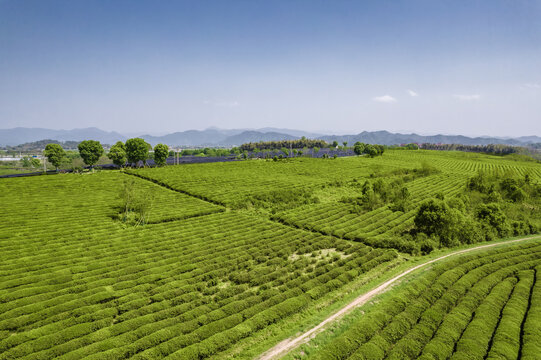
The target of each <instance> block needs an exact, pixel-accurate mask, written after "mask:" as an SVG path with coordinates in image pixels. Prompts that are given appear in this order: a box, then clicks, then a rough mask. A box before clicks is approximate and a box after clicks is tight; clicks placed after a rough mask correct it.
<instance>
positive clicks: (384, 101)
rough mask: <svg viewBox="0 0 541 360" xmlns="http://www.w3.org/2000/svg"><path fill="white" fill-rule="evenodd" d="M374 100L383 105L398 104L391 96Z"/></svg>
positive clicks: (378, 97)
mask: <svg viewBox="0 0 541 360" xmlns="http://www.w3.org/2000/svg"><path fill="white" fill-rule="evenodd" d="M372 100H374V101H377V102H382V103H394V102H396V99H395V98H394V97H392V96H391V95H383V96H376V97H373V98H372Z"/></svg>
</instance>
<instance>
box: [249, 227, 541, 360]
mask: <svg viewBox="0 0 541 360" xmlns="http://www.w3.org/2000/svg"><path fill="white" fill-rule="evenodd" d="M536 238H539V236H530V237H526V238H522V239H516V240H509V241H504V242H499V243H495V244H487V245H480V246H476V247H473V248H469V249H464V250H458V251H455V252H452V253H449V254H447V255H443V256H440V257H438V258H436V259H433V260H430V261H427V262H425V263H422V264H419V265H416V266H414V267H412V268H410V269H408V270H406V271H404V272H401V273H400V274H398V275H397V276H395V277H393V278H392V279H390V280H387V281H386V282H384V283H383V284H381V285H379V286H378V287H376V288H375V289H372V290H370V291H369V292H367V293H364V294H362V295H360V296H358V297H357V298H355V299H354V300H353V301H352V302H350V303H349V304H347V305H346V306H344V307H343V308H341V309H340V310H338V311H337V312H336V313H334V314H332V315H331V316H329V317H328V318H326V319H325V320H323V321H322V322H321V323H320V324H319V325H317V326H315V327H313V328H312V329H310V330H308V331H306V332H304V333H303V334H301V335H299V336H297V337H295V338H290V339H286V340H284V341H282V342H280V343H278V344H277V345H276V346H274V347H272V348H271V349H269V350H268V351H266V352H265V353H263V355H261V356H260V357H259V360H270V359H277V358H278V357H279V356H284V355H286V354H287V353H288V352H289V351H291V350H293V349H295V348H296V347H297V346H299V345H301V344H303V343H305V342H307V341H308V340H309V339H310V338H312V337H313V336H315V335H317V334H318V333H319V332H321V331H323V330H324V328H325V326H326V325H328V324H330V323H332V322H333V321H336V320H337V319H339V318H340V317H342V316H343V315H345V314H346V313H348V312H349V311H351V310H353V309H354V308H356V307H358V306H361V305H364V304H366V303H367V302H368V301H369V300H371V299H372V298H374V297H375V296H376V295H378V294H381V293H383V292H385V291H386V290H387V289H388V288H389V287H390V286H391V285H393V284H395V283H396V282H398V280H400V279H401V278H403V277H404V276H406V275H408V274H409V273H411V272H413V271H415V270H417V269H419V268H422V267H424V266H426V265H429V264H432V263H435V262H437V261H440V260H443V259H445V258H448V257H450V256H454V255H459V254H464V253H467V252H470V251H474V250H479V249H484V248H489V247H494V246H499V245H505V244H510V243H514V242H519V241H525V240H531V239H536Z"/></svg>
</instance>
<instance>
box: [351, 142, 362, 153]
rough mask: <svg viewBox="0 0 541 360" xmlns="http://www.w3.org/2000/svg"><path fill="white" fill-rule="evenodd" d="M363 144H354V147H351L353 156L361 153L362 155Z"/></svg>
mask: <svg viewBox="0 0 541 360" xmlns="http://www.w3.org/2000/svg"><path fill="white" fill-rule="evenodd" d="M364 149H365V147H364V144H361V143H356V144H355V146H354V147H353V152H355V154H357V155H361V154H362V153H364Z"/></svg>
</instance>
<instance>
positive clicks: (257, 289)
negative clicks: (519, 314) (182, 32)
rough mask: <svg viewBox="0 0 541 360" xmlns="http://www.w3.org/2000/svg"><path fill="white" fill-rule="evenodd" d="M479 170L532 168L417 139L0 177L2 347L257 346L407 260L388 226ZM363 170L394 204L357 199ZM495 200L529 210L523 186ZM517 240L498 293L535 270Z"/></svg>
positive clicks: (81, 354) (176, 354)
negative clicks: (334, 152) (404, 146)
mask: <svg viewBox="0 0 541 360" xmlns="http://www.w3.org/2000/svg"><path fill="white" fill-rule="evenodd" d="M479 170H484V171H487V172H490V173H496V174H499V173H506V174H512V175H513V176H516V177H517V178H524V177H525V176H526V175H528V177H529V178H530V179H531V181H532V182H533V183H536V182H539V181H540V180H541V168H540V165H539V164H538V163H535V162H529V161H521V160H516V159H506V158H502V157H495V156H488V155H479V154H468V153H459V152H446V153H444V152H429V151H388V152H386V153H385V154H384V156H382V157H377V158H373V159H370V158H365V157H351V158H338V159H310V158H299V159H292V160H282V161H264V160H248V161H239V162H231V163H214V164H194V165H181V166H169V167H164V168H156V169H149V168H145V169H137V170H127V171H125V172H120V171H102V172H95V173H84V174H60V175H56V176H39V177H32V178H17V179H1V180H0V191H1V194H2V195H0V197H1V199H2V205H3V216H2V220H3V223H2V226H1V227H0V359H12V358H28V359H31V358H32V359H50V358H56V357H59V358H65V359H75V358H85V357H88V358H95V359H109V358H110V359H119V358H131V357H133V358H139V359H150V358H163V357H170V358H178V359H199V358H210V357H215V358H231V357H239V358H250V357H254V356H256V355H257V354H258V353H259V352H260V351H263V350H265V347H270V346H272V345H273V343H274V342H278V341H279V340H281V339H283V338H285V337H287V336H291V335H293V334H294V333H295V332H296V331H299V329H303V328H306V327H307V326H310V325H311V324H314V323H315V322H317V321H318V320H319V319H321V317H322V316H325V314H328V313H329V312H330V311H332V310H333V309H335V308H337V307H338V306H340V304H342V303H343V302H344V301H345V300H347V299H349V298H351V297H353V296H355V295H356V294H357V293H358V292H359V291H360V289H361V288H362V287H366V286H369V284H372V283H374V282H376V281H377V279H379V278H381V277H385V276H387V275H388V274H390V273H391V272H392V271H394V269H397V268H400V267H406V266H407V264H408V262H410V263H411V262H414V261H416V259H419V258H420V256H419V253H417V252H412V253H411V254H405V253H403V252H401V250H402V249H401V248H399V247H397V248H396V249H394V248H393V243H387V242H385V240H386V239H387V238H388V237H394V236H401V234H402V233H403V232H405V231H407V230H409V229H411V228H412V226H413V218H414V216H415V213H416V211H417V209H418V207H419V204H421V203H422V202H423V201H424V200H426V199H429V198H432V197H435V196H440V197H441V196H443V197H445V198H446V199H453V198H454V197H457V196H459V195H460V194H461V193H463V192H464V188H465V185H466V182H467V180H468V179H469V178H470V177H472V176H475V175H476V174H477V173H478V171H479ZM367 180H368V181H371V182H373V183H378V184H388V186H389V187H391V188H392V187H393V186H395V185H396V184H399V185H400V186H401V187H406V186H407V188H408V192H409V194H410V196H409V198H408V203H407V207H406V208H403V209H401V210H396V209H390V207H391V205H392V204H391V203H386V202H381V201H380V202H377V203H376V205H377V206H376V207H375V208H373V209H364V208H363V209H359V207H358V205H356V204H355V203H352V199H353V200H355V199H356V198H357V197H358V195H359V192H360V191H361V190H360V189H361V188H362V186H363V183H364V182H366V181H367ZM386 186H387V185H386ZM525 189H526V188H525ZM528 189H529V187H528ZM126 194H129V196H132V197H135V198H139V200H141V199H142V201H139V203H140V204H139V205H140V206H142V207H144V208H145V216H144V221H143V222H142V223H144V225H140V226H134V223H133V222H130V221H127V220H126V217H123V214H124V213H125V209H126V208H127V205H126V204H127V202H126V196H127V195H126ZM528 194H529V193H528ZM479 196H481V195H479ZM502 204H503V205H502V206H503V210H504V211H505V214H506V216H508V218H509V224H512V221H515V222H518V221H522V222H525V221H526V220H527V221H530V222H531V223H533V224H534V225H537V224H541V223H540V221H541V219H540V218H539V208H538V207H536V206H537V202H536V200H535V199H533V197H532V198H530V197H528V198H526V199H525V200H522V201H521V202H520V203H508V202H505V201H503V200H502ZM128 220H129V219H128ZM142 223H141V224H142ZM510 229H512V228H510ZM510 231H511V230H510ZM509 235H513V233H512V232H511V233H510V234H509ZM515 235H520V234H515ZM408 241H414V240H411V239H410V240H408ZM435 241H436V240H433V242H435ZM517 251H521V252H520V256H523V257H524V259H523V260H524V261H523V263H524V264H526V263H527V264H532V266H530V267H526V268H524V269H523V268H522V267H520V266H522V265H520V264H514V263H513V264H510V265H509V266H507V267H506V268H508V269H511V270H513V271H511V270H509V271H510V272H506V273H505V274H507V275H505V276H504V277H502V278H501V279H500V278H498V279H500V280H501V281H500V280H498V281H500V282H501V283H502V284H507V285H505V287H504V286H503V285H502V286H499V285H498V294H500V293H502V294H507V293H509V294H511V293H512V294H515V292H517V291H518V290H515V289H518V288H521V289H522V288H523V287H526V286H527V284H530V283H532V281H533V280H531V279H533V278H534V277H532V276H533V275H532V274H533V271H534V270H532V269H535V266H534V265H536V264H538V263H539V261H538V258H537V257H536V256H537V255H536V254H537V251H538V250H537V248H535V247H531V248H526V247H524V248H522V247H521V248H520V250H517ZM412 254H413V255H412ZM517 254H518V253H517ZM487 256H488V255H487ZM502 256H503V255H502ZM516 258H517V259H519V255H517V256H516ZM487 259H488V257H487ZM521 259H522V258H521ZM487 261H488V260H487ZM521 263H522V262H521ZM451 265H452V266H456V267H459V266H462V265H461V264H460V263H456V264H455V263H451ZM486 269H492V268H489V267H487V268H486ZM515 269H516V271H514V270H515ZM447 270H448V269H447ZM494 272H495V271H494ZM442 274H443V273H442ZM440 275H441V274H439V273H438V274H437V275H434V276H435V278H434V281H436V280H437V279H439V276H440ZM442 276H443V275H442ZM491 276H492V275H491ZM502 276H503V275H502ZM442 279H447V278H442ZM528 279H530V280H531V281H530V280H528ZM504 280H505V281H504ZM440 281H443V280H440ZM476 281H480V279H477V280H476ZM528 281H530V283H528ZM419 284H421V282H420V283H419ZM423 284H424V283H423ZM491 284H492V283H491ZM521 284H526V285H521ZM451 285H453V284H447V285H445V286H451ZM519 285H520V286H519ZM419 286H420V285H419ZM419 286H417V285H416V286H413V287H412V288H411V289H408V291H417V290H416V289H420V287H419ZM500 288H501V289H500ZM530 288H532V286H530V287H529V288H528V289H530ZM489 293H490V292H489ZM489 293H487V295H488V294H489ZM517 293H518V292H517ZM520 293H522V292H520ZM515 297H518V295H516V296H515ZM487 299H488V298H487ZM490 299H491V301H492V300H494V301H496V302H497V303H498V301H500V300H501V299H500V298H499V297H497V296H496V295H494V296H493V297H490ZM498 304H499V303H498ZM404 306H405V305H404ZM502 306H503V305H502ZM378 331H379V330H378ZM466 344H467V343H466ZM329 346H331V345H329ZM464 349H468V348H467V347H465V348H464ZM355 351H357V349H355ZM390 353H391V352H389V354H390ZM316 355H317V354H316Z"/></svg>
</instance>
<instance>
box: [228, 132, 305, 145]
mask: <svg viewBox="0 0 541 360" xmlns="http://www.w3.org/2000/svg"><path fill="white" fill-rule="evenodd" d="M295 139H299V137H298V136H292V135H288V134H283V133H277V132H260V131H244V132H241V133H240V134H237V135H233V136H229V137H227V138H226V139H224V140H223V141H222V142H221V144H222V145H230V146H231V145H242V144H245V143H250V142H259V141H276V140H295Z"/></svg>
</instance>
